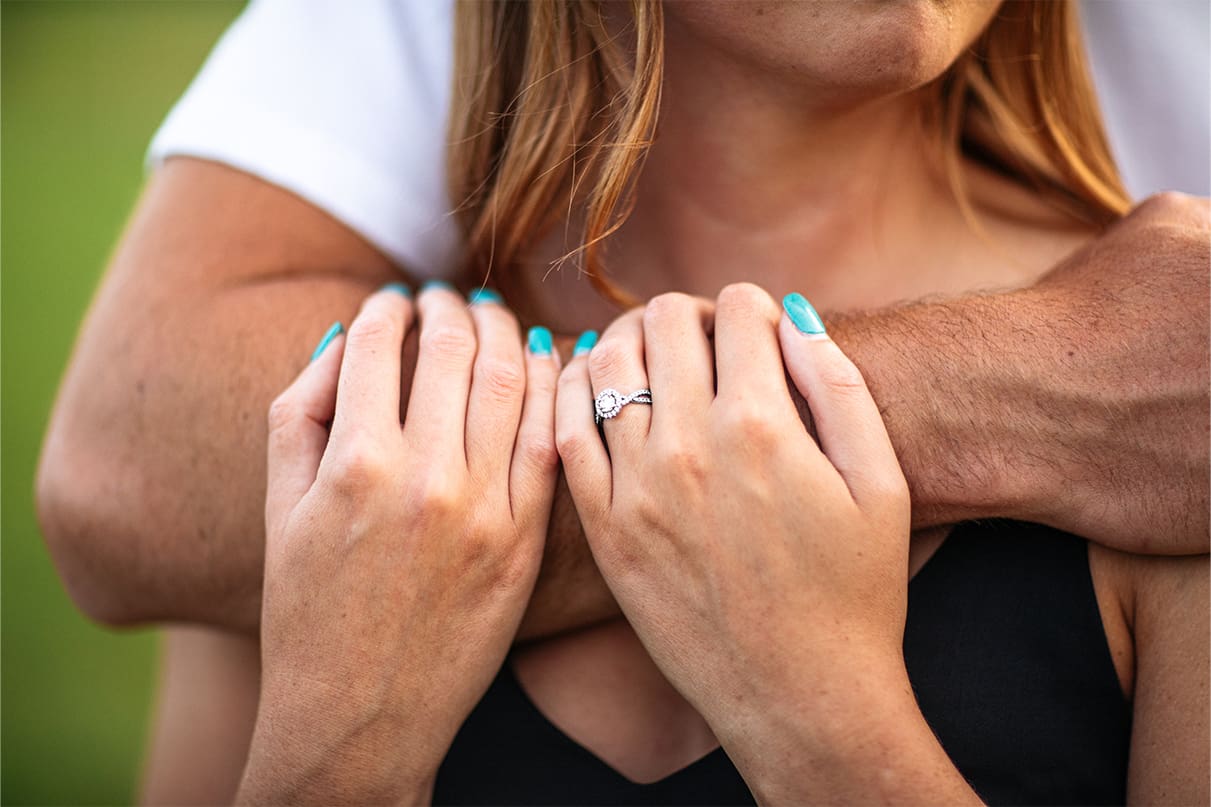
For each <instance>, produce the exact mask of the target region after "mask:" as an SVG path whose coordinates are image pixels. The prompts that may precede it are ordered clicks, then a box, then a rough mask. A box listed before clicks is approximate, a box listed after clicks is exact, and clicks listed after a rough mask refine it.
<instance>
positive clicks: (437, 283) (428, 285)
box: [420, 280, 454, 291]
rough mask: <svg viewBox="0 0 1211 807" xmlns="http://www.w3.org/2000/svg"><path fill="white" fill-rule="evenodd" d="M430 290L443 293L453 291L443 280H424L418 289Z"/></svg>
mask: <svg viewBox="0 0 1211 807" xmlns="http://www.w3.org/2000/svg"><path fill="white" fill-rule="evenodd" d="M430 289H443V290H445V291H454V287H453V286H451V285H450V284H449V283H447V282H446V281H444V280H426V281H425V285H423V286H421V287H420V290H421V291H429V290H430Z"/></svg>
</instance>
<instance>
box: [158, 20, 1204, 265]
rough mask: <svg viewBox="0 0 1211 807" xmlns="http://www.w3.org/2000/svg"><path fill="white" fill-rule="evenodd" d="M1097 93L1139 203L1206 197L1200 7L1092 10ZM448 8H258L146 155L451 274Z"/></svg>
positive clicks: (225, 41)
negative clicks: (184, 162)
mask: <svg viewBox="0 0 1211 807" xmlns="http://www.w3.org/2000/svg"><path fill="white" fill-rule="evenodd" d="M1082 11H1083V13H1084V14H1085V16H1086V21H1087V27H1088V32H1089V33H1088V36H1087V39H1088V40H1089V46H1090V52H1091V60H1092V63H1093V69H1094V76H1095V83H1096V84H1097V86H1098V90H1099V93H1100V96H1101V100H1102V108H1103V110H1104V112H1105V115H1106V121H1107V125H1108V127H1109V129H1110V139H1111V142H1112V146H1113V148H1114V151H1115V155H1116V157H1117V158H1118V160H1119V165H1120V166H1121V167H1122V170H1123V174H1124V176H1125V178H1126V180H1127V185H1128V187H1129V188H1130V190H1131V191H1132V193H1133V194H1134V195H1136V196H1138V197H1142V196H1145V195H1147V194H1149V193H1152V192H1153V191H1156V190H1163V189H1176V190H1184V191H1187V192H1190V193H1196V194H1199V195H1204V196H1205V195H1208V193H1209V191H1211V189H1209V187H1208V185H1209V177H1208V171H1209V169H1208V138H1209V136H1211V101H1209V89H1208V80H1209V79H1208V77H1209V75H1211V56H1209V49H1208V38H1207V37H1208V25H1209V20H1208V5H1207V4H1206V2H1205V0H1165V2H1155V0H1086V2H1085V3H1084V5H1083V8H1082ZM452 42H453V0H359V2H357V3H354V4H350V3H343V2H338V0H254V1H253V2H252V3H251V4H250V5H249V7H248V8H247V9H246V10H245V11H244V13H243V14H242V15H241V16H240V18H239V19H238V20H236V22H235V23H234V24H233V25H232V26H231V28H230V29H229V30H228V31H227V32H226V33H225V34H224V35H223V37H222V39H221V40H220V41H219V43H218V45H216V47H215V49H214V51H213V52H212V53H211V55H210V57H209V59H208V60H207V61H206V64H205V66H204V67H203V68H202V70H201V72H200V73H199V74H198V76H197V78H195V79H194V81H193V83H192V84H191V85H190V87H189V89H188V90H187V91H186V93H185V95H184V96H183V97H182V98H181V100H180V101H178V102H177V104H176V106H175V107H174V108H173V110H172V112H171V113H170V114H169V115H168V118H167V119H166V120H165V121H164V124H163V125H162V126H161V127H160V130H159V131H158V132H157V133H156V135H155V137H154V139H153V140H152V143H151V147H150V150H149V152H148V163H149V165H155V164H156V163H158V162H159V161H161V160H163V159H164V158H165V157H168V156H170V155H174V154H175V155H189V156H195V157H202V158H206V159H211V160H216V161H219V162H223V163H226V164H229V165H232V166H234V167H236V168H239V169H241V170H243V171H247V172H249V173H251V174H255V175H257V176H259V177H262V178H263V179H265V180H267V181H269V182H272V183H274V184H276V185H279V186H281V187H283V188H286V189H287V190H290V191H292V192H294V193H296V194H298V195H299V196H301V197H303V198H304V199H307V200H308V201H309V202H311V203H312V204H314V205H316V206H317V207H319V208H321V209H323V210H325V211H327V212H328V213H330V214H331V215H332V216H334V217H335V218H337V219H338V220H340V221H342V222H344V223H345V224H347V225H348V226H349V227H351V228H352V229H353V230H355V231H357V232H358V233H360V234H361V235H362V236H364V237H365V238H366V239H367V240H369V241H370V242H371V243H372V244H374V245H375V246H377V247H378V248H379V249H381V250H383V252H384V253H386V254H387V255H388V256H390V257H391V258H392V259H393V260H395V261H396V262H398V263H400V264H401V265H406V266H408V267H409V268H410V269H411V270H412V271H414V272H415V273H416V274H417V275H418V276H420V277H433V276H441V275H445V274H448V273H449V272H450V271H451V270H452V268H453V266H454V263H455V260H456V258H457V256H458V251H459V232H458V228H457V226H456V225H455V222H454V220H453V219H452V218H451V216H450V212H449V211H450V208H451V205H450V201H449V199H448V196H447V193H446V181H445V151H446V148H445V146H446V116H447V113H448V111H449V103H450V91H451V90H450V87H451V73H452V70H453V67H452Z"/></svg>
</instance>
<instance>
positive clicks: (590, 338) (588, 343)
mask: <svg viewBox="0 0 1211 807" xmlns="http://www.w3.org/2000/svg"><path fill="white" fill-rule="evenodd" d="M595 344H597V331H585V332H584V333H582V334H581V335H580V338H579V339H577V340H576V346H575V347H574V348H572V355H573V356H583V355H584V354H586V353H588V352H589V351H590V350H592V349H593V345H595Z"/></svg>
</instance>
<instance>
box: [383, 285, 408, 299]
mask: <svg viewBox="0 0 1211 807" xmlns="http://www.w3.org/2000/svg"><path fill="white" fill-rule="evenodd" d="M379 291H393V292H395V293H396V294H402V295H404V296H405V297H411V296H412V289H410V288H408V287H407V286H406V285H405V284H403V283H388V284H387V285H386V286H383V287H382V288H381V289H379Z"/></svg>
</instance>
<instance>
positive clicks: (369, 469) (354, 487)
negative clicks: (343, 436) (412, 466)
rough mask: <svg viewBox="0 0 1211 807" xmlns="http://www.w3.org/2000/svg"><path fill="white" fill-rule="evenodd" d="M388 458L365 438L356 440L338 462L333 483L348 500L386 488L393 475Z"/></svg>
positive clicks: (349, 445)
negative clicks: (379, 487) (391, 474)
mask: <svg viewBox="0 0 1211 807" xmlns="http://www.w3.org/2000/svg"><path fill="white" fill-rule="evenodd" d="M390 471H391V468H390V464H389V462H388V459H387V456H386V454H385V453H384V452H383V450H382V449H381V448H379V447H378V446H376V445H375V443H374V441H372V440H369V439H365V438H353V439H351V440H350V441H349V443H348V444H347V445H345V446H344V447H343V448H341V449H340V450H339V451H338V452H337V453H336V456H335V458H334V461H333V464H332V467H331V473H330V476H329V481H330V483H331V485H332V488H333V490H334V491H335V492H336V493H338V494H341V495H344V496H360V495H364V494H365V493H366V492H368V491H370V490H372V489H374V488H375V487H377V486H379V485H381V484H383V483H384V482H385V481H386V479H387V478H388V477H389V475H390Z"/></svg>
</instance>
